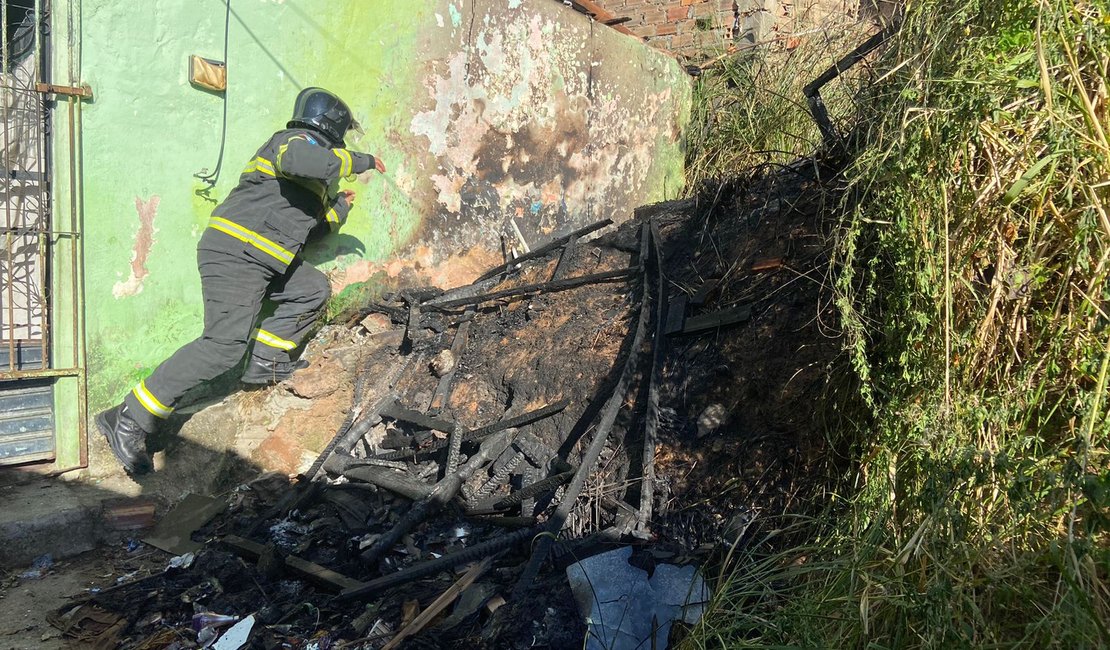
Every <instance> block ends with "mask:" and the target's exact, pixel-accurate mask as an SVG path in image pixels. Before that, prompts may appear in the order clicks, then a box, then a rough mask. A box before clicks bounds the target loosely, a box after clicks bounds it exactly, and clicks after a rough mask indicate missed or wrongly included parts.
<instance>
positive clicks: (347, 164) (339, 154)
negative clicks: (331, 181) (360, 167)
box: [331, 149, 355, 178]
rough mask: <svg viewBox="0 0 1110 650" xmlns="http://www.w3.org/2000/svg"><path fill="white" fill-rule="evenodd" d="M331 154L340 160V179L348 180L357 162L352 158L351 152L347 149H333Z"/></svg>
mask: <svg viewBox="0 0 1110 650" xmlns="http://www.w3.org/2000/svg"><path fill="white" fill-rule="evenodd" d="M331 152H332V153H334V154H335V157H336V158H338V159H339V177H340V178H346V177H347V176H350V175H351V169H352V168H353V167H354V166H355V162H354V160H353V159H352V158H351V152H350V151H347V150H346V149H332V150H331Z"/></svg>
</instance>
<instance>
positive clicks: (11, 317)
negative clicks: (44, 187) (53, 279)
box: [0, 2, 16, 371]
mask: <svg viewBox="0 0 1110 650" xmlns="http://www.w3.org/2000/svg"><path fill="white" fill-rule="evenodd" d="M0 22H2V23H3V24H4V31H3V33H2V34H0V50H2V52H0V66H2V68H0V69H2V70H3V72H4V74H5V75H6V74H7V73H8V3H7V2H4V4H3V7H2V8H0ZM0 115H2V118H3V120H4V136H3V141H4V145H3V146H4V149H3V150H4V151H8V150H9V148H10V147H9V145H10V141H9V139H8V101H7V98H4V101H3V109H2V113H0ZM6 189H7V196H5V197H4V223H5V225H6V226H7V228H8V234H6V235H5V236H4V250H5V252H6V253H7V260H8V261H7V267H6V268H5V271H4V273H5V274H6V276H7V277H3V278H0V280H2V281H3V282H4V284H5V285H6V286H5V287H4V289H5V292H4V294H5V300H6V301H7V304H6V305H4V307H6V308H7V312H8V318H7V322H6V323H4V327H3V328H0V334H4V335H5V337H6V338H7V343H8V370H9V371H14V370H15V366H16V354H15V286H14V285H15V282H14V280H15V271H14V270H13V269H14V268H15V265H14V259H13V255H12V243H13V242H12V235H11V232H12V200H11V194H12V186H11V183H8V185H7V188H6ZM5 331H6V333H5Z"/></svg>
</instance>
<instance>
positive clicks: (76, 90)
mask: <svg viewBox="0 0 1110 650" xmlns="http://www.w3.org/2000/svg"><path fill="white" fill-rule="evenodd" d="M35 92H38V93H42V94H44V95H62V96H64V97H71V98H72V97H79V98H81V99H92V98H93V91H92V88H91V87H90V86H89V84H81V85H80V86H59V85H57V84H48V83H37V84H35Z"/></svg>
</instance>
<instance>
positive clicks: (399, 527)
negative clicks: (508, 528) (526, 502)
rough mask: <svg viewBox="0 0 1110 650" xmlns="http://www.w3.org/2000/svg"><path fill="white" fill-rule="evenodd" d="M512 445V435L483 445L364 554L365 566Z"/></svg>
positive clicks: (450, 498)
mask: <svg viewBox="0 0 1110 650" xmlns="http://www.w3.org/2000/svg"><path fill="white" fill-rule="evenodd" d="M511 442H512V438H511V434H510V433H508V432H505V433H501V434H499V435H498V436H496V437H494V438H490V439H488V440H486V441H485V442H483V443H482V447H481V449H479V450H478V453H476V454H474V455H473V456H471V458H470V460H468V461H466V464H465V465H463V466H462V468H461V469H459V471H457V472H455V473H454V474H450V475H448V476H445V477H444V478H443V479H442V480H441V481H440V482H439V483H436V485H435V487H434V488H432V491H431V493H430V494H429V495H428V496H427V497H425V498H423V499H421V500H420V501H417V502H416V503H414V504H413V505H412V507H411V508H409V510H408V511H407V512H406V513H405V514H404V515H403V516H402V517H401V519H400V520H399V521H398V522H397V523H396V525H394V526H393V528H391V529H390V530H389V532H387V533H385V534H384V535H382V536H381V537H379V538H378V540H377V541H375V542H374V543H373V544H372V545H371V546H370V547H369V548H367V549H366V550H365V551H363V552H362V555H361V558H362V561H363V562H364V563H366V564H374V563H375V562H377V561H378V559H379V558H381V557H382V556H383V555H385V554H386V553H387V552H389V550H390V549H391V548H393V545H394V544H396V543H397V542H399V541H400V540H401V538H402V537H404V536H405V534H406V533H408V532H409V531H410V530H412V529H413V528H416V527H417V526H419V525H420V524H422V523H424V522H425V521H426V520H427V519H428V518H429V517H431V516H432V515H434V514H435V513H437V512H439V510H440V509H442V508H443V506H445V505H447V503H448V502H449V501H451V500H452V499H454V498H455V496H456V495H458V493H459V489H461V488H462V484H463V483H464V482H466V481H467V479H469V478H470V477H471V476H473V475H474V472H477V471H478V470H479V469H481V468H482V467H485V466H486V464H488V463H489V462H490V461H492V460H493V459H494V458H496V457H497V455H498V454H500V453H501V452H502V451H504V450H505V448H506V447H508V446H509V444H510V443H511Z"/></svg>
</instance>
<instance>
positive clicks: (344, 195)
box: [339, 190, 355, 207]
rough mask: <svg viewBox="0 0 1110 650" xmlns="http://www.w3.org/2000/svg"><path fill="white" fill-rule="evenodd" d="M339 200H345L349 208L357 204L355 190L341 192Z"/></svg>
mask: <svg viewBox="0 0 1110 650" xmlns="http://www.w3.org/2000/svg"><path fill="white" fill-rule="evenodd" d="M339 198H341V199H343V200H344V201H345V202H346V203H347V206H348V207H351V206H353V205H354V204H355V191H354V190H340V191H339Z"/></svg>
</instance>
